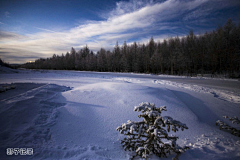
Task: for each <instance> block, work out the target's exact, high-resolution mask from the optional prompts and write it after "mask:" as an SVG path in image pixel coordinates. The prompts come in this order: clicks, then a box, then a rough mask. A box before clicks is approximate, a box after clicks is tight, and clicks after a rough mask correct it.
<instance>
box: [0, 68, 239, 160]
mask: <svg viewBox="0 0 240 160" xmlns="http://www.w3.org/2000/svg"><path fill="white" fill-rule="evenodd" d="M6 88H8V90H6V91H5V92H1V93H0V101H1V103H0V128H1V130H0V159H37V160H38V159H49V160H52V159H66V160H67V159H72V160H78V159H90V160H108V159H116V160H120V159H128V157H129V156H128V153H127V152H125V151H124V150H123V148H122V146H121V144H120V142H121V139H123V138H124V136H123V135H121V134H120V133H119V132H118V131H116V128H117V127H118V126H120V125H121V124H122V123H126V122H127V120H133V121H140V119H139V118H138V117H137V115H138V113H137V112H134V111H133V109H134V106H137V105H138V104H139V103H141V102H151V103H155V104H156V106H158V107H160V106H163V105H165V106H167V112H163V115H167V116H171V117H172V118H174V119H176V120H178V121H180V122H182V123H185V124H186V125H187V126H188V128H189V129H188V130H184V131H179V132H177V133H170V134H175V135H177V136H179V140H178V141H177V142H178V144H179V145H180V146H183V145H188V146H190V150H188V151H186V152H185V153H184V154H182V155H181V156H180V159H183V160H186V159H187V160H190V159H215V160H219V159H240V138H239V137H236V136H233V135H231V134H230V133H229V132H226V131H222V130H219V128H218V127H217V126H216V125H215V123H216V121H217V120H223V121H225V122H226V123H228V124H230V121H227V120H225V119H224V118H223V117H222V116H224V115H228V116H238V117H239V118H240V81H238V80H227V79H210V78H189V77H177V76H157V75H149V74H131V73H99V72H78V71H48V70H38V71H36V70H12V69H7V68H5V67H0V89H1V90H4V89H6ZM230 125H232V124H230ZM232 126H234V125H232ZM235 126H236V125H235ZM236 127H238V126H236ZM238 129H239V127H238ZM7 148H33V155H26V156H22V155H11V156H10V155H6V149H7ZM172 158H173V156H169V158H166V159H172ZM150 159H158V158H157V157H155V156H152V157H151V158H150ZM163 159H164V158H163Z"/></svg>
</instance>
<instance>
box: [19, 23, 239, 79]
mask: <svg viewBox="0 0 240 160" xmlns="http://www.w3.org/2000/svg"><path fill="white" fill-rule="evenodd" d="M21 67H24V68H28V69H57V70H80V71H100V72H138V73H154V74H171V75H190V76H193V75H197V74H227V75H229V76H230V77H237V76H239V74H240V73H239V72H240V24H238V25H236V24H234V23H233V22H232V20H231V19H229V20H228V21H227V22H226V24H225V25H224V26H223V27H222V26H220V27H218V28H217V29H216V30H214V31H212V32H209V33H205V34H202V35H194V33H193V31H192V30H191V31H190V32H189V34H188V35H187V36H185V37H182V38H179V37H178V36H177V37H175V38H170V39H167V40H164V41H163V42H155V41H154V39H153V38H151V39H150V41H149V42H148V43H147V44H139V43H136V42H134V43H133V44H127V43H126V42H124V43H123V45H122V46H119V45H118V42H117V43H116V45H115V47H114V49H113V50H112V51H109V50H105V49H104V48H101V49H100V50H99V51H98V52H97V53H93V51H90V49H89V48H88V46H85V47H84V48H82V49H81V50H79V51H76V50H75V49H74V48H72V49H71V51H70V53H69V52H67V53H66V54H65V55H64V54H62V55H61V56H59V55H56V54H54V55H53V56H52V57H51V58H47V59H43V58H41V59H38V60H36V61H35V62H33V63H26V64H24V65H22V66H21Z"/></svg>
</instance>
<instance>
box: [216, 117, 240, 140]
mask: <svg viewBox="0 0 240 160" xmlns="http://www.w3.org/2000/svg"><path fill="white" fill-rule="evenodd" d="M223 117H224V118H226V119H229V121H232V123H233V124H234V123H236V124H239V123H240V120H239V119H238V117H228V116H223ZM216 125H217V126H219V129H220V130H228V131H230V132H231V133H232V134H233V135H235V136H238V137H240V130H238V129H236V128H234V127H231V126H229V125H227V124H226V123H224V122H223V121H221V120H218V121H217V122H216Z"/></svg>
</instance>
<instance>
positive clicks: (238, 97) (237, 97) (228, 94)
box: [153, 80, 240, 103]
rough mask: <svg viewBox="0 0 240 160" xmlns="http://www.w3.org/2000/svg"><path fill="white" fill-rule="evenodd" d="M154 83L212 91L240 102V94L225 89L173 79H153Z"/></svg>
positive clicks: (218, 96) (211, 92)
mask: <svg viewBox="0 0 240 160" xmlns="http://www.w3.org/2000/svg"><path fill="white" fill-rule="evenodd" d="M153 82H154V83H157V84H162V85H170V86H174V87H178V88H183V89H188V90H191V91H195V92H200V93H210V94H213V95H214V97H216V98H219V99H222V100H225V101H229V102H233V103H240V94H237V93H234V92H230V91H225V90H218V89H211V88H208V87H202V86H199V85H192V84H186V83H176V82H172V81H166V80H153Z"/></svg>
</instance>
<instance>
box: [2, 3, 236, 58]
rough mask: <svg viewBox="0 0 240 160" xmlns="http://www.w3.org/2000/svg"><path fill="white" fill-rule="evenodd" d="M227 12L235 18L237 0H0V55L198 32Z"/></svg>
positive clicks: (97, 46) (217, 22) (218, 22)
mask: <svg viewBox="0 0 240 160" xmlns="http://www.w3.org/2000/svg"><path fill="white" fill-rule="evenodd" d="M229 18H231V19H232V20H233V22H235V23H236V24H239V23H240V0H141V1H137V0H130V1H129V0H126V1H119V0H101V1H100V0H91V1H90V0H0V58H3V59H5V60H6V61H8V62H12V63H18V62H19V63H20V59H21V62H26V61H30V60H34V59H36V58H39V57H50V56H51V55H52V54H54V53H56V54H61V53H66V52H67V51H68V50H69V49H70V48H71V47H75V48H76V49H80V48H81V47H82V46H84V45H86V44H88V46H89V47H90V49H91V50H94V51H96V50H98V49H100V48H101V47H104V48H106V49H111V48H112V47H113V46H114V44H115V43H116V41H118V42H119V43H120V44H122V43H123V42H124V41H127V42H128V43H132V42H133V41H137V42H142V43H146V42H147V40H149V39H150V37H151V36H153V38H154V39H155V40H156V41H158V40H162V39H164V38H169V37H174V36H177V35H178V36H185V35H187V34H188V33H189V31H190V30H191V29H192V30H193V31H194V33H195V34H203V33H205V32H206V31H212V30H214V29H216V28H217V27H218V26H222V25H224V24H225V22H226V21H227V19H229ZM20 52H21V53H22V52H24V54H19V53H20Z"/></svg>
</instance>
